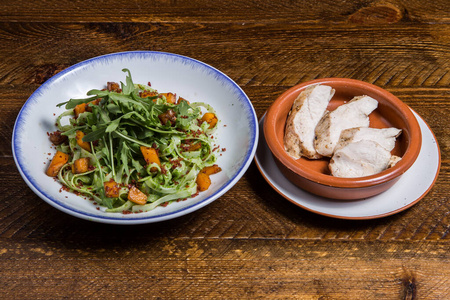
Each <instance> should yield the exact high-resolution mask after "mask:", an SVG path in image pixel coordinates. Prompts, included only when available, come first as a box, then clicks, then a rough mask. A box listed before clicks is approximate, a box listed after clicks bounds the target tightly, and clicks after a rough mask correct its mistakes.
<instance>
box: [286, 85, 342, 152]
mask: <svg viewBox="0 0 450 300" xmlns="http://www.w3.org/2000/svg"><path fill="white" fill-rule="evenodd" d="M333 95H334V89H332V88H331V87H329V86H326V85H314V86H309V87H307V88H306V89H305V90H304V91H303V92H301V93H300V95H298V97H297V99H295V101H294V104H293V105H292V109H291V112H290V114H289V116H288V119H287V122H286V128H285V135H284V148H285V149H286V151H287V153H289V154H290V155H291V156H292V157H294V158H300V157H301V156H305V157H307V158H312V159H315V158H320V157H321V155H319V154H318V153H317V152H316V149H315V148H314V136H315V128H316V125H317V123H318V122H319V121H320V119H321V118H322V116H323V114H324V113H325V111H326V109H327V106H328V103H329V102H330V100H331V97H333Z"/></svg>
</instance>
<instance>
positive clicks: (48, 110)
mask: <svg viewBox="0 0 450 300" xmlns="http://www.w3.org/2000/svg"><path fill="white" fill-rule="evenodd" d="M123 69H128V70H129V71H130V73H131V74H132V76H133V80H134V82H135V83H143V84H148V83H150V84H151V86H152V87H153V88H155V89H157V90H158V91H165V92H172V93H176V94H177V95H179V96H181V97H183V98H185V99H189V100H190V101H193V102H203V103H206V104H208V105H210V106H211V107H213V108H214V110H215V111H216V113H217V116H218V119H219V123H218V125H217V131H216V132H215V133H214V135H215V139H216V144H217V146H218V147H220V149H221V150H220V154H219V155H218V158H217V162H216V163H217V165H219V166H220V168H221V169H222V171H221V172H220V173H218V174H215V175H214V176H212V177H211V181H212V183H211V186H210V188H209V189H208V190H206V191H204V192H201V193H199V195H197V196H196V197H192V198H187V199H186V200H184V201H179V202H173V203H170V204H169V205H167V206H158V207H156V208H154V209H153V210H150V211H148V212H141V213H127V214H124V213H109V212H105V208H104V207H101V206H99V205H95V203H93V202H92V201H88V200H87V199H85V198H83V197H80V196H77V195H75V194H74V193H71V192H68V191H66V190H64V189H62V186H61V184H60V183H59V182H58V181H57V180H55V179H54V178H52V177H49V176H46V174H45V171H46V165H47V164H48V163H49V161H50V159H51V158H52V156H53V154H54V153H55V147H54V146H53V145H52V143H51V142H50V141H49V139H48V135H49V133H51V132H53V131H55V130H56V127H55V120H56V116H58V115H59V114H61V113H62V112H63V111H64V108H63V107H58V106H57V104H59V103H61V102H65V101H68V100H69V99H74V98H75V99H76V98H86V93H87V92H88V91H89V90H92V89H101V88H102V87H104V86H105V85H106V83H107V82H113V81H114V82H121V81H125V74H124V72H123V71H122V70H123ZM257 141H258V123H257V117H256V114H255V111H254V108H253V106H252V104H251V101H250V100H249V98H248V97H247V95H246V94H245V93H244V92H243V91H242V89H241V88H240V87H239V86H238V85H237V84H236V83H235V82H234V81H233V80H232V79H230V78H229V77H228V76H227V75H225V74H224V73H222V72H221V71H219V70H217V69H216V68H214V67H212V66H210V65H207V64H205V63H203V62H200V61H198V60H195V59H193V58H189V57H185V56H181V55H177V54H172V53H165V52H154V51H131V52H121V53H112V54H107V55H103V56H99V57H94V58H91V59H88V60H86V61H83V62H80V63H78V64H75V65H73V66H71V67H69V68H67V69H65V70H63V71H61V72H60V73H58V74H56V75H55V76H53V77H52V78H50V79H49V80H47V81H46V82H45V83H44V84H42V85H41V86H40V87H39V88H38V89H37V90H36V91H35V92H34V93H33V94H32V95H31V96H30V97H29V99H28V100H27V101H26V102H25V104H24V105H23V107H22V109H21V111H20V112H19V114H18V116H17V119H16V123H15V125H14V130H13V136H12V150H13V156H14V160H15V163H16V165H17V168H18V170H19V172H20V174H21V176H22V177H23V179H24V181H25V182H26V184H27V185H28V186H29V187H30V189H31V190H32V191H33V192H34V193H36V195H38V196H39V197H40V198H42V199H43V200H44V201H45V202H47V203H48V204H50V205H52V206H53V207H55V208H57V209H59V210H61V211H63V212H65V213H68V214H70V215H72V216H75V217H79V218H82V219H86V220H91V221H96V222H102V223H110V224H142V223H152V222H159V221H164V220H169V219H173V218H176V217H179V216H182V215H185V214H188V213H191V212H194V211H196V210H198V209H200V208H202V207H204V206H206V205H208V204H210V203H212V202H213V201H215V200H217V199H218V198H220V197H221V196H222V195H224V194H225V193H226V192H227V191H228V190H229V189H230V188H231V187H233V185H234V184H236V182H237V181H238V180H239V179H240V178H241V177H242V175H243V174H244V173H245V171H246V170H247V168H248V167H249V165H250V163H251V161H252V159H253V156H254V154H255V151H256V146H257Z"/></svg>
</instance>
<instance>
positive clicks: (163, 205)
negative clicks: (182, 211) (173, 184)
mask: <svg viewBox="0 0 450 300" xmlns="http://www.w3.org/2000/svg"><path fill="white" fill-rule="evenodd" d="M167 205H169V202H164V203H163V204H161V206H162V207H166V206H167Z"/></svg>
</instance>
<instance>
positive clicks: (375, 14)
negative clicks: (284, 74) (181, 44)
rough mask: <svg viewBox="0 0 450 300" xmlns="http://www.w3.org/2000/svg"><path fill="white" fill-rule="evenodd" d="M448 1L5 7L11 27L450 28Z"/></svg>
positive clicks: (119, 0) (1, 11)
mask: <svg viewBox="0 0 450 300" xmlns="http://www.w3.org/2000/svg"><path fill="white" fill-rule="evenodd" d="M447 12H448V3H447V2H446V1H444V0H439V1H433V2H430V3H428V2H423V1H418V0H413V1H405V0H393V1H372V0H369V1H364V0H358V1H344V0H339V1H330V0H326V1H321V3H320V5H318V4H317V2H315V1H287V0H283V1H267V0H266V1H258V2H249V1H244V0H238V1H206V0H201V1H187V0H181V1H179V0H178V1H164V0H159V1H151V2H148V1H134V2H129V1H123V0H114V1H108V2H107V3H105V2H98V1H89V2H88V3H86V2H74V1H67V0H63V1H40V2H29V1H23V0H22V1H15V2H14V4H12V3H10V2H8V1H4V2H1V3H0V19H1V20H3V21H9V22H20V21H28V20H33V21H41V22H72V21H77V22H93V21H94V22H95V21H100V22H101V21H107V22H110V21H111V20H114V22H124V21H125V22H130V21H132V22H151V23H157V22H160V23H165V22H178V23H181V22H183V23H189V22H199V21H201V22H205V23H217V22H230V23H261V24H271V23H280V22H281V23H293V22H295V23H319V22H320V23H339V22H340V23H342V22H348V23H354V24H392V23H397V22H404V23H409V22H421V23H439V22H440V23H448V22H449V20H450V18H449V15H448V13H447Z"/></svg>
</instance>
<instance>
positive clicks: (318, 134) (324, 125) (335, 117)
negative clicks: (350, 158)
mask: <svg viewBox="0 0 450 300" xmlns="http://www.w3.org/2000/svg"><path fill="white" fill-rule="evenodd" d="M377 106H378V101H377V100H375V99H373V98H372V97H369V96H358V97H354V98H353V99H352V100H350V101H349V102H347V103H346V104H343V105H341V106H339V107H338V108H336V109H335V110H333V111H331V112H329V111H327V112H325V114H324V116H323V117H322V119H321V120H320V121H319V123H318V124H317V126H316V130H315V141H314V147H315V148H316V151H317V152H318V153H319V154H320V155H323V156H328V157H331V156H332V155H333V152H334V148H335V147H336V144H337V143H338V142H339V137H340V136H341V132H342V130H344V129H348V128H353V127H369V114H370V113H371V112H372V111H374V110H375V109H376V108H377Z"/></svg>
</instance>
